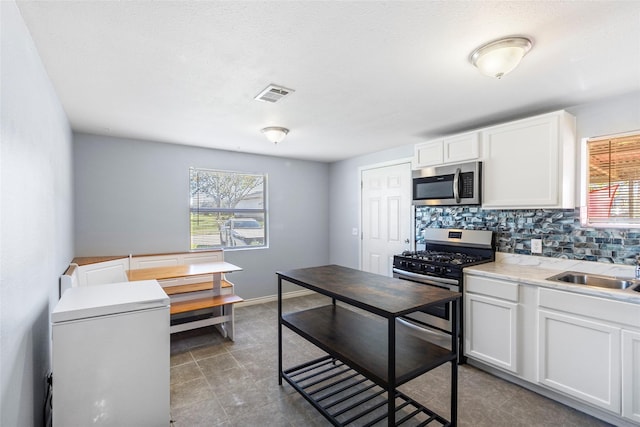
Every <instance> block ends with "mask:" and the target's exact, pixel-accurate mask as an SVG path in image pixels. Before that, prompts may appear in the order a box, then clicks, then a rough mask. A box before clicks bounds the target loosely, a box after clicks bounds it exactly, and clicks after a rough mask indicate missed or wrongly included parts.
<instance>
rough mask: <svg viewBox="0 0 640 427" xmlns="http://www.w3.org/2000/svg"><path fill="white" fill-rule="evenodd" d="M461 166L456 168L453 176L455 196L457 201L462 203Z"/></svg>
mask: <svg viewBox="0 0 640 427" xmlns="http://www.w3.org/2000/svg"><path fill="white" fill-rule="evenodd" d="M460 172H462V171H461V170H460V168H458V169H456V174H455V175H454V176H453V197H454V198H455V199H456V203H460V190H459V188H460V186H459V182H460Z"/></svg>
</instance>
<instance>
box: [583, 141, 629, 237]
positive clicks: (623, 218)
mask: <svg viewBox="0 0 640 427" xmlns="http://www.w3.org/2000/svg"><path fill="white" fill-rule="evenodd" d="M584 158H585V159H586V160H587V162H586V171H585V172H584V175H585V178H586V186H585V193H586V194H585V196H586V197H584V198H585V199H586V200H585V201H586V210H584V209H583V212H582V214H581V217H582V223H583V225H587V226H591V227H637V226H638V225H639V224H640V132H635V133H629V134H624V135H615V136H608V137H599V138H591V139H588V140H587V141H586V147H585V157H584Z"/></svg>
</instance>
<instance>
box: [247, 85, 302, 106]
mask: <svg viewBox="0 0 640 427" xmlns="http://www.w3.org/2000/svg"><path fill="white" fill-rule="evenodd" d="M292 92H295V90H293V89H287V88H286V87H282V86H276V85H274V84H270V85H269V86H267V87H266V89H264V90H263V91H262V92H260V93H259V94H258V95H256V97H255V98H253V99H255V100H256V101H264V102H278V101H280V100H281V99H282V98H284V97H285V96H287V95H289V94H290V93H292Z"/></svg>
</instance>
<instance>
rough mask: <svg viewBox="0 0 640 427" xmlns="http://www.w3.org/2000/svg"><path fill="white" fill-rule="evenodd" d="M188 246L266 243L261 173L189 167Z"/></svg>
mask: <svg viewBox="0 0 640 427" xmlns="http://www.w3.org/2000/svg"><path fill="white" fill-rule="evenodd" d="M189 185H190V196H191V200H190V217H191V218H190V219H191V249H214V248H240V247H264V246H266V245H267V234H266V226H265V225H266V223H267V211H266V193H267V192H266V188H267V187H266V186H267V179H266V175H264V174H248V173H242V172H228V171H221V170H210V169H198V168H190V169H189Z"/></svg>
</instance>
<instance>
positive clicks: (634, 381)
mask: <svg viewBox="0 0 640 427" xmlns="http://www.w3.org/2000/svg"><path fill="white" fill-rule="evenodd" d="M622 416H623V417H625V418H627V419H629V420H631V421H635V422H637V423H640V332H632V331H626V330H623V331H622Z"/></svg>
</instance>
